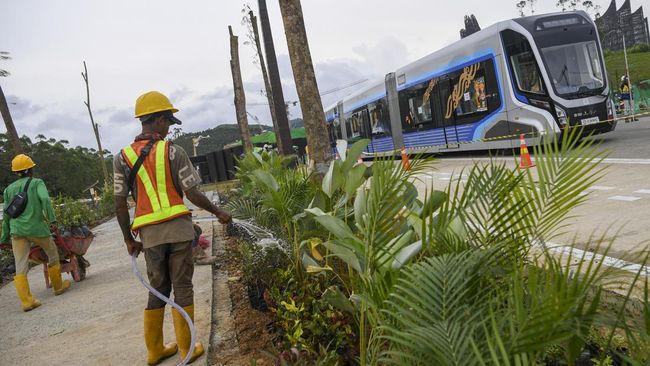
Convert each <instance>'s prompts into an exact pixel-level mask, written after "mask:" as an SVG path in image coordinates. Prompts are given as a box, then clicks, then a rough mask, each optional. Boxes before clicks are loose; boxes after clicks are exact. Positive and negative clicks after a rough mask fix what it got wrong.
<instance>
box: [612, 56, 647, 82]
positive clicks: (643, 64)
mask: <svg viewBox="0 0 650 366" xmlns="http://www.w3.org/2000/svg"><path fill="white" fill-rule="evenodd" d="M627 61H628V64H629V66H630V76H631V77H632V82H633V83H634V84H636V83H638V82H639V81H642V80H648V79H650V52H638V53H630V52H629V51H628V54H627ZM605 67H606V68H607V76H608V79H609V80H612V81H614V80H616V82H615V83H614V82H613V83H612V84H613V85H614V86H615V88H616V87H618V81H619V80H620V79H621V76H622V75H623V74H624V73H625V57H624V56H623V51H619V52H610V51H606V52H605Z"/></svg>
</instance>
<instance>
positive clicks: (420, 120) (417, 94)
mask: <svg viewBox="0 0 650 366" xmlns="http://www.w3.org/2000/svg"><path fill="white" fill-rule="evenodd" d="M430 82H431V80H427V81H426V82H423V83H419V84H417V85H414V86H412V87H410V88H408V89H405V90H402V91H400V92H399V104H400V111H401V112H402V127H403V129H404V130H407V131H408V130H414V129H418V128H423V127H426V125H427V124H431V123H432V122H433V113H432V110H431V100H430V95H431V91H430V90H429V88H428V86H429V83H430ZM427 91H428V92H427Z"/></svg>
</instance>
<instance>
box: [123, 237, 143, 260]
mask: <svg viewBox="0 0 650 366" xmlns="http://www.w3.org/2000/svg"><path fill="white" fill-rule="evenodd" d="M124 242H125V243H126V251H127V252H128V253H129V255H133V253H134V252H135V256H136V257H137V256H138V255H139V254H140V252H141V251H142V242H139V241H137V240H135V239H129V240H125V241H124Z"/></svg>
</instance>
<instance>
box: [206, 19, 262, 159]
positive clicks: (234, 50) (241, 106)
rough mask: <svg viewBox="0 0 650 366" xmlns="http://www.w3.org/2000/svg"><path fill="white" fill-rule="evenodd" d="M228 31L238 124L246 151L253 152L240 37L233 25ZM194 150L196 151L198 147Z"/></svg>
mask: <svg viewBox="0 0 650 366" xmlns="http://www.w3.org/2000/svg"><path fill="white" fill-rule="evenodd" d="M228 32H229V33H230V71H231V72H232V85H233V89H234V91H235V111H236V113H237V124H238V125H239V132H240V134H241V141H242V145H243V146H244V151H246V152H252V151H253V144H252V143H251V132H250V130H249V129H248V115H246V94H245V93H244V83H243V82H242V79H241V70H240V68H239V42H238V37H237V36H236V35H234V34H233V33H232V27H231V26H228ZM194 151H196V148H195V149H194Z"/></svg>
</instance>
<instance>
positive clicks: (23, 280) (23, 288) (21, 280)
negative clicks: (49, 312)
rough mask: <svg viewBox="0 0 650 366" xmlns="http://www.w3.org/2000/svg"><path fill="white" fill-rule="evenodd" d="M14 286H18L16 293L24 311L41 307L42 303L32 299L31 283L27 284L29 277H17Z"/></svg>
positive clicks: (22, 275) (21, 275)
mask: <svg viewBox="0 0 650 366" xmlns="http://www.w3.org/2000/svg"><path fill="white" fill-rule="evenodd" d="M14 284H15V285H16V292H17V293H18V297H19V298H20V302H21V304H22V306H23V311H30V310H33V309H36V308H37V307H39V306H41V302H40V301H38V300H36V299H35V298H34V297H32V292H31V291H30V290H29V282H27V275H25V274H19V275H16V276H15V277H14Z"/></svg>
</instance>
